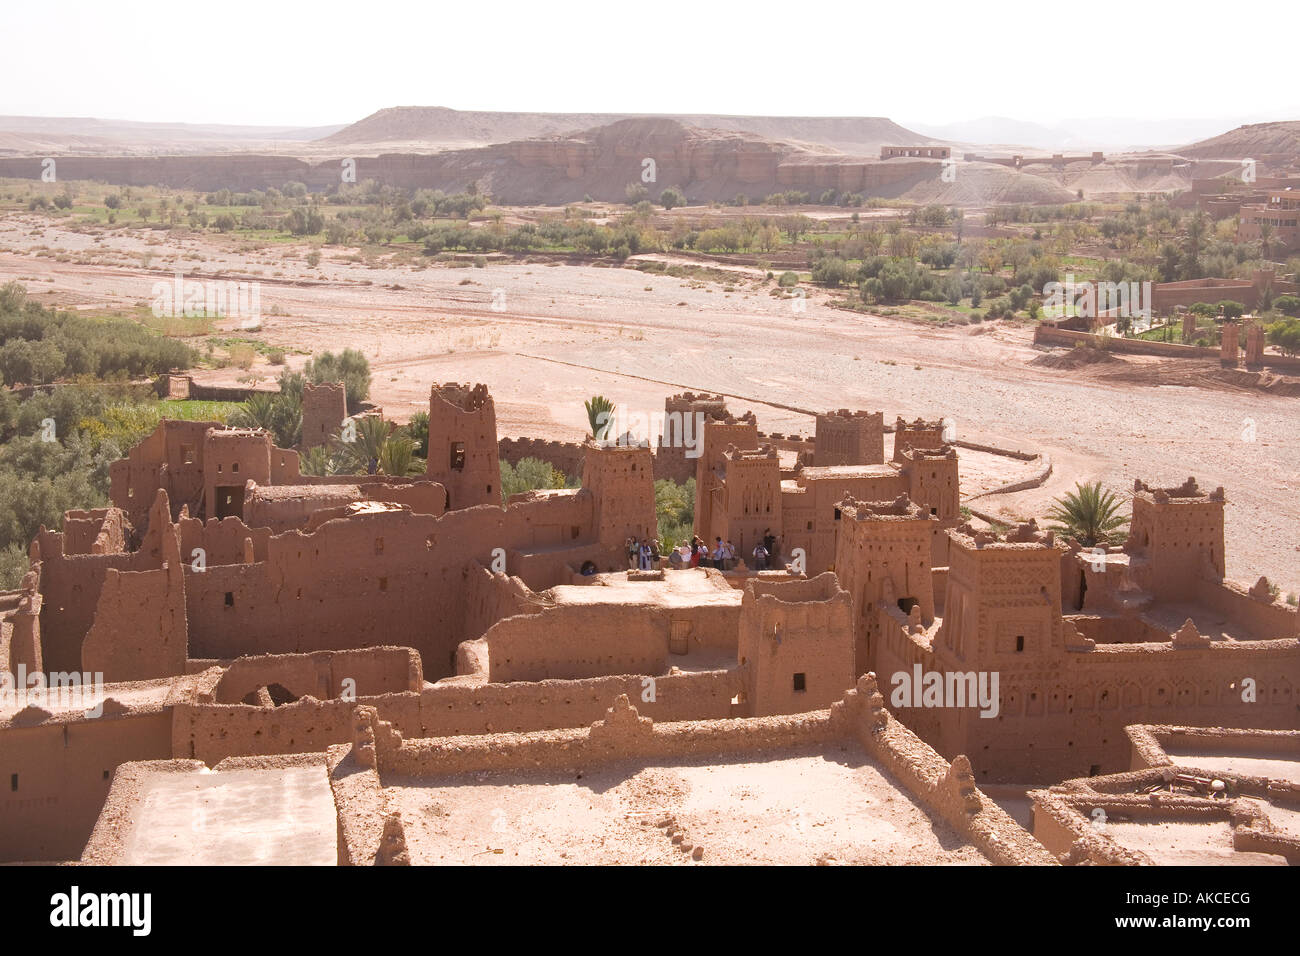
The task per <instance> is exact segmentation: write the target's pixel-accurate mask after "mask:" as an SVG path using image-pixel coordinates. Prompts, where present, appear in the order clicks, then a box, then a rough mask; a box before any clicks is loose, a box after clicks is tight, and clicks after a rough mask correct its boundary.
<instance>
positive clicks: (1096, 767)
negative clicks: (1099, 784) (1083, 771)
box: [1088, 763, 1101, 777]
mask: <svg viewBox="0 0 1300 956" xmlns="http://www.w3.org/2000/svg"><path fill="white" fill-rule="evenodd" d="M1100 773H1101V764H1099V763H1095V764H1093V765H1092V766H1090V767H1089V768H1088V776H1090V777H1095V776H1097V775H1098V774H1100Z"/></svg>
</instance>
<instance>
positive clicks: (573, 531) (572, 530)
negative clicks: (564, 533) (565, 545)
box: [569, 524, 581, 540]
mask: <svg viewBox="0 0 1300 956" xmlns="http://www.w3.org/2000/svg"><path fill="white" fill-rule="evenodd" d="M580 531H581V529H580V528H579V527H578V526H577V525H576V524H575V525H570V527H569V537H570V538H573V539H575V540H576V539H577V537H578V533H579V532H580Z"/></svg>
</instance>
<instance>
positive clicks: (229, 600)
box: [226, 591, 235, 607]
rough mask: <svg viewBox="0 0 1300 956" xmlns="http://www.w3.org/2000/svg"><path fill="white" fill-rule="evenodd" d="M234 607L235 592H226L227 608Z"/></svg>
mask: <svg viewBox="0 0 1300 956" xmlns="http://www.w3.org/2000/svg"><path fill="white" fill-rule="evenodd" d="M234 606H235V592H234V591H227V592H226V607H234Z"/></svg>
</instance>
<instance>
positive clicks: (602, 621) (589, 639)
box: [478, 604, 740, 683]
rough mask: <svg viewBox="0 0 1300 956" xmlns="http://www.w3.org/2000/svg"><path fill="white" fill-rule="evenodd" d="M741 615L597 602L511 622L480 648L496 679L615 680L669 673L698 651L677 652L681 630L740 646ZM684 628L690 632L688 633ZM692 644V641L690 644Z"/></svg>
mask: <svg viewBox="0 0 1300 956" xmlns="http://www.w3.org/2000/svg"><path fill="white" fill-rule="evenodd" d="M739 617H740V610H739V608H738V607H737V606H736V605H734V604H729V605H713V604H702V605H698V606H694V607H689V608H685V607H683V608H670V607H665V606H662V605H658V604H627V605H623V604H613V605H610V604H603V605H602V604H595V605H582V604H579V605H561V606H559V607H547V608H543V609H541V610H540V612H539V613H535V614H531V615H526V616H519V617H511V618H506V619H505V620H501V621H499V622H498V623H496V624H494V625H493V626H492V627H490V628H489V629H488V631H487V633H485V634H484V635H483V637H482V638H481V639H480V641H479V642H478V643H480V644H482V645H484V649H483V650H484V651H485V652H486V653H485V654H484V653H483V651H480V652H479V655H480V657H482V656H485V657H486V660H487V661H488V675H487V676H488V679H489V680H491V681H492V682H493V683H504V682H508V681H540V680H547V679H563V680H575V679H581V678H585V677H601V676H606V675H614V674H650V675H658V674H663V673H665V672H666V671H667V670H668V667H669V665H670V664H673V663H682V664H684V663H685V662H686V661H688V660H689V659H690V652H689V651H687V650H685V648H683V653H681V654H678V653H671V654H670V638H671V637H672V636H674V635H675V634H677V633H678V632H679V631H680V632H681V637H682V638H683V643H684V644H685V646H686V647H689V646H690V644H691V640H693V641H694V643H695V644H696V645H697V646H699V647H701V648H704V649H707V650H710V651H716V650H728V651H730V652H732V653H734V652H735V648H736V633H737V627H738V622H739ZM683 629H684V630H683ZM688 637H689V638H690V639H691V640H685V638H688Z"/></svg>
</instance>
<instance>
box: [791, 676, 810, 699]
mask: <svg viewBox="0 0 1300 956" xmlns="http://www.w3.org/2000/svg"><path fill="white" fill-rule="evenodd" d="M807 689H808V678H807V675H805V674H795V675H794V692H795V693H796V694H802V693H803V692H804V691H806V690H807Z"/></svg>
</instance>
